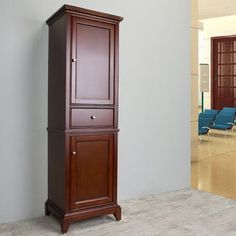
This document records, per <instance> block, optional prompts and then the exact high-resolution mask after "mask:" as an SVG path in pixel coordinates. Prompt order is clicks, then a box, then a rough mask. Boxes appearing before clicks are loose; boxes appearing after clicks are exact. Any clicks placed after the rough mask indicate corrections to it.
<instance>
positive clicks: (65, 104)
mask: <svg viewBox="0 0 236 236" xmlns="http://www.w3.org/2000/svg"><path fill="white" fill-rule="evenodd" d="M121 20H122V17H119V16H114V15H110V14H106V13H101V12H96V11H92V10H87V9H83V8H79V7H74V6H69V5H64V6H63V7H62V8H60V9H59V10H58V11H57V12H56V13H55V14H53V15H52V16H51V17H50V18H49V19H48V20H47V24H48V25H49V80H48V199H47V201H46V203H45V214H46V215H49V214H50V213H53V214H54V215H55V216H56V217H57V218H58V219H59V220H60V223H61V231H62V232H63V233H66V232H67V231H68V228H69V225H70V223H72V222H75V221H78V220H83V219H87V218H90V217H95V216H99V215H104V214H113V215H114V216H115V218H116V220H120V219H121V208H120V206H119V205H118V204H117V133H118V120H117V117H118V51H119V49H118V43H119V42H118V41H119V23H120V21H121Z"/></svg>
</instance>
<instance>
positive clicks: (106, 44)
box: [71, 17, 115, 105]
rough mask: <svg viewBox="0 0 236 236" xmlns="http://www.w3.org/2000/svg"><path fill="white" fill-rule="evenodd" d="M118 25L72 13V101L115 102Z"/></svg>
mask: <svg viewBox="0 0 236 236" xmlns="http://www.w3.org/2000/svg"><path fill="white" fill-rule="evenodd" d="M114 28H115V26H114V25H113V24H108V23H104V22H98V21H93V20H89V19H83V18H78V17H73V20H72V58H71V63H72V67H71V68H72V72H71V76H72V83H71V102H72V104H101V105H105V104H114V85H115V81H114V80H115V73H114V65H115V55H114V53H115V29H114Z"/></svg>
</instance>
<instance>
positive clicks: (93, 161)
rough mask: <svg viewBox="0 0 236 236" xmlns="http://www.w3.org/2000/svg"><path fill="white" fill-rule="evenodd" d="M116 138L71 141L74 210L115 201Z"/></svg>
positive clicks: (107, 136) (72, 206)
mask: <svg viewBox="0 0 236 236" xmlns="http://www.w3.org/2000/svg"><path fill="white" fill-rule="evenodd" d="M113 139H114V136H113V135H112V134H107V135H82V136H74V137H72V138H71V161H70V163H71V172H70V173H71V178H70V179H71V196H70V199H71V209H77V208H82V207H89V206H94V205H101V204H105V203H108V202H112V201H113V186H114V182H113V181H114V178H113V176H114V141H113Z"/></svg>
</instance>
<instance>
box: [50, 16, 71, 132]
mask: <svg viewBox="0 0 236 236" xmlns="http://www.w3.org/2000/svg"><path fill="white" fill-rule="evenodd" d="M66 23H67V18H66V16H65V15H64V16H62V17H61V18H59V19H58V20H57V21H55V22H54V23H53V24H52V25H50V27H49V64H48V70H49V73H48V127H49V129H64V128H65V90H66V89H65V80H66Z"/></svg>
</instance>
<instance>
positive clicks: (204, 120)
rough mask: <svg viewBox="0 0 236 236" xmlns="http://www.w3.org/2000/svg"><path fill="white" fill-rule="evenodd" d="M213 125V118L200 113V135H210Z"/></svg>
mask: <svg viewBox="0 0 236 236" xmlns="http://www.w3.org/2000/svg"><path fill="white" fill-rule="evenodd" d="M211 124H212V116H206V115H205V114H203V113H200V114H199V116H198V135H201V136H202V135H204V134H209V130H210V126H211Z"/></svg>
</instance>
